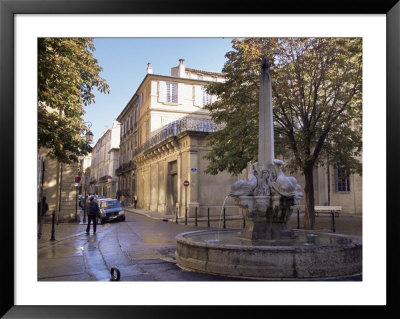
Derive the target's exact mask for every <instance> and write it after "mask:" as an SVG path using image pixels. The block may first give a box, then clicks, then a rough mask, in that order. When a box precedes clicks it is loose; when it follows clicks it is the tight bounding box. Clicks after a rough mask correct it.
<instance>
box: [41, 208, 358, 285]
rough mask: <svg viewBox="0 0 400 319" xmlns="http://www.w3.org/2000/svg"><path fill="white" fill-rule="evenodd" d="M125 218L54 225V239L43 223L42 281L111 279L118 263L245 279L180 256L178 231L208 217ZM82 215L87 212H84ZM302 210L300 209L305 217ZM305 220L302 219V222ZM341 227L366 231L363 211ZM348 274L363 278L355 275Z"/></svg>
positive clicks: (133, 275)
mask: <svg viewBox="0 0 400 319" xmlns="http://www.w3.org/2000/svg"><path fill="white" fill-rule="evenodd" d="M125 212H126V221H124V222H110V223H105V224H104V225H97V232H96V234H93V229H92V228H91V231H90V234H89V235H87V234H86V233H85V230H86V225H84V224H83V223H82V222H81V223H80V224H78V223H74V224H58V225H55V236H54V237H55V240H53V241H52V240H50V239H51V224H45V225H44V227H43V235H42V238H41V239H39V240H38V280H39V281H109V280H110V279H111V274H110V269H111V267H113V266H115V267H117V268H118V269H119V271H120V274H121V278H120V280H121V281H227V280H229V281H238V280H244V279H237V278H230V277H224V276H214V275H210V274H203V273H196V272H189V271H184V270H182V269H180V268H179V266H178V265H177V264H176V262H175V250H176V241H175V236H176V235H178V234H180V233H184V232H188V231H195V230H201V229H208V227H207V226H208V220H207V218H199V219H198V220H197V225H198V226H195V220H194V219H192V218H189V219H188V225H185V220H184V219H179V220H178V224H177V223H176V219H175V216H166V215H161V214H158V213H155V212H151V211H147V210H143V209H133V208H131V207H127V208H125ZM81 220H82V214H81ZM301 222H302V216H301V215H300V223H301ZM223 224H224V223H223V221H221V220H219V217H214V218H212V219H211V221H210V228H211V229H218V227H221V228H222V227H223ZM289 224H290V225H291V227H292V228H297V216H296V214H293V216H292V218H291V220H290V222H289ZM300 225H301V224H300ZM225 226H226V228H241V227H242V226H243V220H242V219H241V218H238V217H228V218H227V220H226V222H225ZM335 227H336V232H338V233H343V234H353V235H358V236H361V234H362V227H361V216H343V215H341V216H340V217H336V218H335ZM315 228H316V230H324V231H328V232H330V231H331V230H332V219H331V217H330V216H319V217H316V227H315ZM349 280H360V278H352V279H349Z"/></svg>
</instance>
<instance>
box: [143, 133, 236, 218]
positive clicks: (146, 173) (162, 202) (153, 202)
mask: <svg viewBox="0 0 400 319" xmlns="http://www.w3.org/2000/svg"><path fill="white" fill-rule="evenodd" d="M205 137H206V134H204V133H203V134H201V135H197V134H196V135H194V136H193V135H192V136H191V135H190V133H183V134H181V135H180V136H179V137H176V138H174V139H171V140H170V141H169V142H168V143H165V144H164V145H160V146H159V147H155V148H153V149H151V150H150V151H148V152H144V154H143V155H140V156H139V157H138V158H137V171H138V172H139V176H140V177H139V178H138V195H139V196H138V197H139V200H138V207H140V208H144V209H149V210H152V211H157V212H160V213H163V214H166V215H171V214H175V212H176V209H177V210H178V214H179V216H181V217H183V216H184V214H185V208H186V207H187V209H188V216H194V214H195V209H196V208H197V212H198V216H207V208H210V214H211V215H212V216H216V215H219V214H220V212H221V208H222V204H223V202H224V199H225V196H226V195H227V194H228V193H229V191H230V185H232V183H233V182H234V181H235V180H236V177H232V176H230V175H229V174H226V173H220V174H218V175H216V176H212V175H208V174H205V173H204V169H205V168H206V166H207V163H206V160H204V159H203V156H204V155H205V154H206V153H207V152H208V151H209V150H210V149H209V148H207V147H206V146H205ZM171 164H174V165H176V174H171V172H170V171H169V170H170V167H171ZM174 172H175V171H174ZM184 181H189V183H190V185H189V186H188V187H185V186H184V185H183V182H184ZM172 183H174V185H172ZM174 188H175V194H171V192H172V190H173V189H174ZM172 197H175V202H174V200H173V199H172ZM233 205H235V203H234V201H233V199H232V198H229V200H228V201H227V202H226V206H228V207H227V214H237V212H238V209H237V207H232V206H233Z"/></svg>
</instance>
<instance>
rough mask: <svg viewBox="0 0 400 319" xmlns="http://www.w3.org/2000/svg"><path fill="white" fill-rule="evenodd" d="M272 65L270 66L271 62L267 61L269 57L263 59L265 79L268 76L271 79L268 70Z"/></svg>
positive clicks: (262, 72) (262, 71)
mask: <svg viewBox="0 0 400 319" xmlns="http://www.w3.org/2000/svg"><path fill="white" fill-rule="evenodd" d="M270 66H271V65H270V64H269V61H268V59H267V57H264V58H263V62H262V66H261V74H262V76H263V77H265V76H268V78H269V73H268V69H269V67H270Z"/></svg>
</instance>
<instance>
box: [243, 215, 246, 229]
mask: <svg viewBox="0 0 400 319" xmlns="http://www.w3.org/2000/svg"><path fill="white" fill-rule="evenodd" d="M243 228H246V218H244V216H243Z"/></svg>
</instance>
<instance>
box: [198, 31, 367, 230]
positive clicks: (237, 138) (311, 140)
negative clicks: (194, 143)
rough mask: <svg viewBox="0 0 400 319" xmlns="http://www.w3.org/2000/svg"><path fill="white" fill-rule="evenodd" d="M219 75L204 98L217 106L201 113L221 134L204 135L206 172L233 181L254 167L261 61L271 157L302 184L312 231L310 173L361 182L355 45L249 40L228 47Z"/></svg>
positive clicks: (347, 40)
mask: <svg viewBox="0 0 400 319" xmlns="http://www.w3.org/2000/svg"><path fill="white" fill-rule="evenodd" d="M232 47H233V51H230V52H228V53H227V54H226V58H227V59H228V60H227V62H226V63H225V65H224V68H223V70H222V72H223V73H224V75H225V77H226V82H224V83H212V84H210V85H209V86H208V88H207V90H208V92H209V93H210V94H216V95H217V96H218V98H219V99H218V101H217V102H214V103H213V104H210V105H207V106H206V108H207V109H208V110H209V111H210V115H211V117H212V119H213V121H214V122H216V123H217V124H223V123H224V124H225V127H224V129H222V130H220V131H217V132H214V133H212V134H210V135H209V143H210V145H212V147H213V148H212V151H211V152H209V153H208V154H207V155H206V157H205V158H206V159H208V160H209V165H208V167H207V170H206V172H207V173H211V174H217V173H218V172H219V171H223V170H228V172H230V173H232V174H239V173H240V172H241V171H242V170H243V169H244V168H245V167H246V164H247V162H249V161H256V160H257V150H258V145H257V143H258V138H257V136H258V100H259V96H258V94H259V82H260V71H261V61H262V58H263V57H264V56H267V58H268V60H269V61H270V63H271V65H272V69H271V70H270V74H271V77H272V89H273V113H274V135H275V152H276V155H281V156H283V157H284V158H285V159H286V160H287V161H288V165H287V167H288V169H289V170H290V172H295V171H300V172H301V173H302V174H304V176H305V185H304V186H305V187H304V193H305V218H304V227H305V228H307V229H313V228H314V223H315V213H314V185H313V169H314V168H315V167H317V166H318V165H324V163H325V162H326V159H327V158H329V162H330V163H338V164H339V165H345V167H346V169H347V171H348V172H349V173H353V172H358V173H360V174H361V163H360V162H359V161H358V159H357V157H358V156H359V155H360V153H361V147H362V139H361V138H362V130H361V128H362V103H361V94H362V42H361V39H359V38H356V39H352V38H285V39H277V38H273V39H265V38H250V39H243V40H237V39H234V40H233V41H232Z"/></svg>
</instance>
